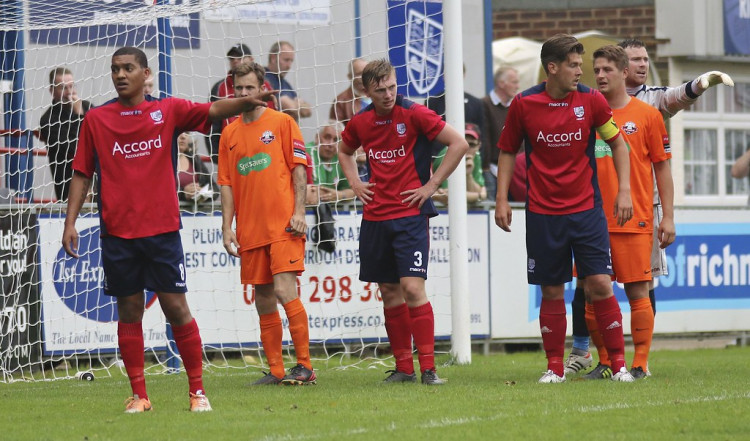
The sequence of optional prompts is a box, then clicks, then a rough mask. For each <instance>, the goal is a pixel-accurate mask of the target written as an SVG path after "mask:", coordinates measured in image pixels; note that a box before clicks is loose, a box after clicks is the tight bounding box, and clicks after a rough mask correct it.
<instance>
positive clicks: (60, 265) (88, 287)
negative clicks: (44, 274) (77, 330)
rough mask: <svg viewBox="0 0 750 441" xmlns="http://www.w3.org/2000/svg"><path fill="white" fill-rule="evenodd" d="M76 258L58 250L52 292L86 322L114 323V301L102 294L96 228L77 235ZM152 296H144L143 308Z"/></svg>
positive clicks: (115, 313)
mask: <svg viewBox="0 0 750 441" xmlns="http://www.w3.org/2000/svg"><path fill="white" fill-rule="evenodd" d="M79 236H80V237H79V239H78V254H79V255H80V256H81V257H79V258H78V259H76V258H73V257H70V256H68V255H67V254H65V250H64V249H63V248H62V247H61V248H60V251H58V252H57V258H56V259H55V263H54V265H53V266H52V279H53V282H54V286H55V291H56V292H57V295H58V296H59V297H60V300H62V301H63V303H64V304H65V306H67V307H68V308H70V310H71V311H73V312H75V313H76V314H78V315H80V316H83V317H85V318H87V319H89V320H96V321H97V322H105V323H106V322H116V321H117V320H118V315H117V300H116V299H115V298H114V297H110V296H108V295H105V294H104V290H103V286H104V269H103V268H102V264H101V247H100V244H99V227H92V228H87V229H85V230H83V231H81V232H80V235H79ZM155 300H156V296H155V295H154V293H152V292H148V293H146V307H147V308H148V307H150V306H151V305H152V304H153V303H154V301H155Z"/></svg>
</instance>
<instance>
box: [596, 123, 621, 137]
mask: <svg viewBox="0 0 750 441" xmlns="http://www.w3.org/2000/svg"><path fill="white" fill-rule="evenodd" d="M596 132H597V133H599V137H600V138H602V139H603V140H605V141H609V140H611V139H613V138H615V137H616V136H617V135H618V134H619V133H620V129H619V128H618V127H617V124H616V123H615V120H614V119H612V118H610V119H609V121H607V122H606V123H604V124H602V125H601V126H599V127H597V128H596Z"/></svg>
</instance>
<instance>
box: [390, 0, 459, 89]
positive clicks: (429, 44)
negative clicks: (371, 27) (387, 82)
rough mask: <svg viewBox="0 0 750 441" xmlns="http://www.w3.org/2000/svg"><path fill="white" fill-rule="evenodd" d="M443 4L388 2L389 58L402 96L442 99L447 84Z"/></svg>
mask: <svg viewBox="0 0 750 441" xmlns="http://www.w3.org/2000/svg"><path fill="white" fill-rule="evenodd" d="M442 11H443V4H442V1H424V0H423V1H418V0H413V1H412V0H389V1H388V58H389V59H390V61H391V64H393V66H394V67H395V68H396V80H397V82H398V93H400V94H402V95H405V96H408V97H426V96H434V95H441V94H442V93H443V92H444V90H445V84H444V82H443V60H444V49H443V46H444V45H443V37H444V34H443V12H442Z"/></svg>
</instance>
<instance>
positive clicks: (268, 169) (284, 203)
mask: <svg viewBox="0 0 750 441" xmlns="http://www.w3.org/2000/svg"><path fill="white" fill-rule="evenodd" d="M297 165H302V166H304V167H307V156H306V154H305V143H304V141H303V138H302V133H301V132H300V129H299V126H298V125H297V123H296V122H295V121H294V119H293V118H292V117H291V116H289V115H287V114H285V113H281V112H278V111H276V110H272V109H265V110H264V111H263V114H262V115H261V116H260V118H258V120H256V121H253V122H250V123H244V122H243V121H242V118H238V119H237V120H235V121H234V122H232V123H231V124H229V125H227V126H226V127H225V128H224V130H223V131H222V132H221V141H220V142H219V175H218V183H219V185H227V186H230V187H232V195H233V196H234V211H235V222H236V228H237V240H238V241H239V243H240V249H239V250H238V251H239V252H242V251H246V250H251V249H253V248H258V247H261V246H264V245H268V244H270V243H273V242H277V241H280V240H286V239H289V238H290V237H291V236H290V235H289V233H288V232H286V231H285V229H286V228H287V227H288V226H289V220H290V219H291V217H292V214H293V213H294V184H293V182H292V170H293V169H294V168H295V167H296V166H297Z"/></svg>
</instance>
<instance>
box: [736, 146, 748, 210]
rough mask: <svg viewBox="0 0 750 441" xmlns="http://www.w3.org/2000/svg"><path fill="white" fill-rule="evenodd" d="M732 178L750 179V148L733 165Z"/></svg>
mask: <svg viewBox="0 0 750 441" xmlns="http://www.w3.org/2000/svg"><path fill="white" fill-rule="evenodd" d="M732 177H733V178H735V179H742V178H747V177H750V148H748V149H747V151H746V152H745V153H744V154H743V155H742V156H740V157H739V158H737V161H735V162H734V164H732ZM747 204H748V205H750V197H748V200H747Z"/></svg>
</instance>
